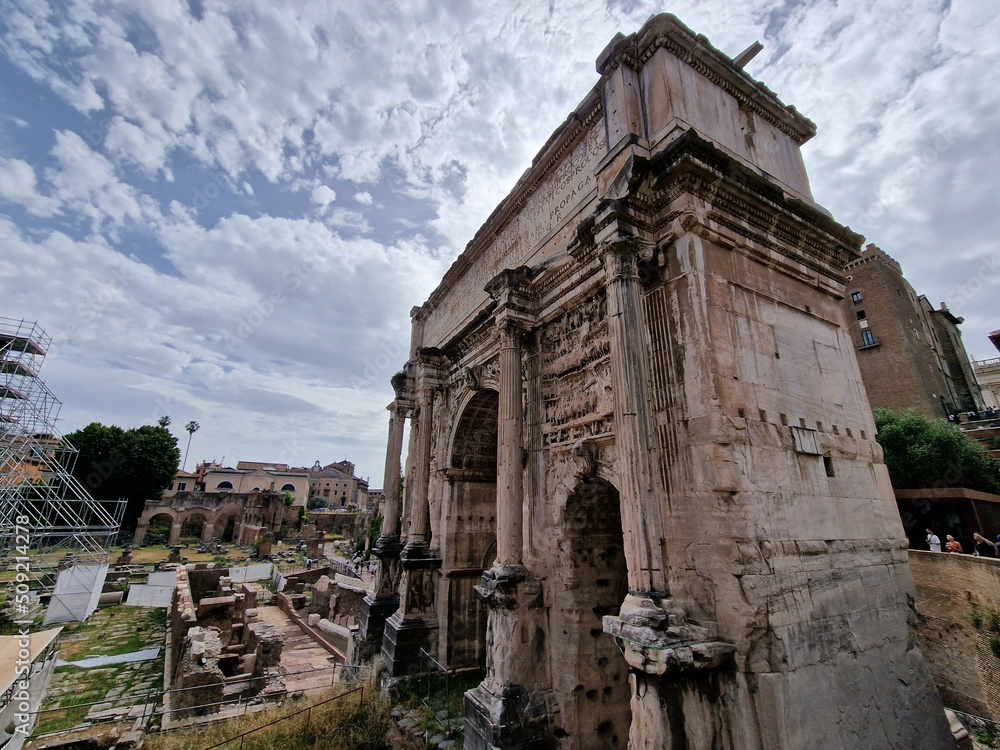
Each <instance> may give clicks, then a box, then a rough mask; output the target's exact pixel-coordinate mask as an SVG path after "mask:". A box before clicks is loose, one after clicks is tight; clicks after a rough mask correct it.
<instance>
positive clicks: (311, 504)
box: [306, 495, 330, 510]
mask: <svg viewBox="0 0 1000 750" xmlns="http://www.w3.org/2000/svg"><path fill="white" fill-rule="evenodd" d="M306 507H307V508H308V509H309V510H319V509H320V508H329V507H330V501H329V500H327V499H326V498H325V497H317V496H316V495H313V496H312V497H310V498H309V501H308V502H307V503H306Z"/></svg>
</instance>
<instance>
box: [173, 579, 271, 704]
mask: <svg viewBox="0 0 1000 750" xmlns="http://www.w3.org/2000/svg"><path fill="white" fill-rule="evenodd" d="M259 594H260V587H259V586H258V585H257V584H255V583H241V584H235V585H234V584H233V583H232V581H231V579H230V578H229V570H228V569H227V568H215V567H209V566H207V565H196V566H194V568H193V569H191V570H188V569H187V568H185V567H181V568H179V569H178V570H177V587H176V589H175V590H174V600H173V604H172V606H171V609H170V623H169V624H170V653H169V661H168V668H169V670H170V671H169V677H170V687H171V690H173V691H174V692H172V693H171V694H170V707H169V708H170V711H171V718H174V719H177V718H183V717H185V716H188V715H192V714H204V713H210V712H213V711H218V710H219V706H218V704H220V703H222V702H223V701H234V700H236V699H237V698H249V697H251V696H260V697H262V698H271V697H280V696H282V695H284V692H285V690H284V683H283V680H282V676H281V675H282V668H281V666H280V661H281V648H282V645H283V643H284V636H283V635H282V633H281V630H280V629H279V628H277V627H275V626H274V625H270V624H267V623H263V622H258V621H257V620H258V610H257V606H258V601H257V600H258V596H259ZM206 706H207V707H206ZM200 707H204V708H200Z"/></svg>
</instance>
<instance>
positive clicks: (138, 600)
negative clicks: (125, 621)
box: [125, 583, 174, 607]
mask: <svg viewBox="0 0 1000 750" xmlns="http://www.w3.org/2000/svg"><path fill="white" fill-rule="evenodd" d="M173 595H174V587H173V586H150V585H149V584H144V583H136V584H133V585H132V586H129V588H128V599H127V600H126V601H125V605H126V606H128V607H169V606H170V600H171V599H172V598H173Z"/></svg>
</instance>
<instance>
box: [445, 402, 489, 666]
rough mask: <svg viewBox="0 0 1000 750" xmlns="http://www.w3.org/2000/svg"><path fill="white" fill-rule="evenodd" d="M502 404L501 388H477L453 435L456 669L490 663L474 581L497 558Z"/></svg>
mask: <svg viewBox="0 0 1000 750" xmlns="http://www.w3.org/2000/svg"><path fill="white" fill-rule="evenodd" d="M499 410H500V394H498V393H497V392H496V391H486V390H484V391H478V392H477V393H476V394H475V395H474V396H473V397H472V398H471V399H470V400H469V401H468V403H466V405H465V408H464V409H463V410H462V415H461V417H460V418H459V421H458V425H457V427H456V428H455V436H454V439H453V440H452V450H451V468H450V470H449V481H450V482H451V512H450V513H449V517H448V519H447V520H446V521H445V524H446V526H445V535H446V542H445V544H444V549H445V550H446V553H445V554H446V559H445V561H444V567H443V571H442V572H443V573H444V580H445V581H446V586H447V590H448V593H447V596H448V614H449V617H448V644H447V650H446V654H447V662H448V666H449V667H450V668H453V669H468V668H479V669H485V667H486V622H487V615H488V611H487V607H486V605H485V604H484V603H483V602H482V601H480V600H479V598H478V597H477V596H476V593H475V586H476V584H478V583H479V581H480V578H481V577H482V574H483V571H484V570H486V569H487V568H489V567H490V566H491V565H492V564H493V561H494V559H495V558H496V546H497V532H496V513H497V437H498V421H499Z"/></svg>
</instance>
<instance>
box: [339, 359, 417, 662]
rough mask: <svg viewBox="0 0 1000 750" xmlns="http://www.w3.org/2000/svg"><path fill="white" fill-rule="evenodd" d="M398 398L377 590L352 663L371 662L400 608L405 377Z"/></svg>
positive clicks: (364, 605)
mask: <svg viewBox="0 0 1000 750" xmlns="http://www.w3.org/2000/svg"><path fill="white" fill-rule="evenodd" d="M393 387H394V388H395V389H396V399H395V400H394V401H393V402H392V403H391V404H389V406H388V407H386V408H387V409H388V410H389V440H388V445H387V447H386V454H385V476H384V477H383V483H382V486H383V487H384V490H383V492H384V495H383V500H382V529H381V532H380V534H379V537H378V539H377V540H376V541H375V546H374V547H372V554H373V555H375V557H376V558H378V574H377V577H376V580H375V590H374V591H371V592H369V593H368V594H367V595H366V596H365V598H364V600H363V601H362V602H361V614H360V617H359V620H358V626H359V627H358V630H357V631H356V632H355V634H354V637H353V638H352V640H351V644H350V646H351V653H350V654H349V655H348V657H349V658H348V662H349V663H351V664H361V663H362V662H367V661H370V660H371V658H372V657H373V656H375V654H376V653H377V652H378V651H379V649H380V648H381V646H382V637H383V634H384V632H385V621H386V619H387V618H388V617H389V615H391V614H392V613H393V612H395V611H396V610H397V609H398V608H399V592H398V590H397V589H398V587H399V573H400V569H399V554H400V551H401V550H402V545H401V544H400V537H399V505H400V502H399V501H400V497H399V494H400V492H399V490H400V486H399V485H400V482H399V467H400V458H401V453H402V450H403V428H404V427H405V424H406V414H407V411H408V403H407V400H406V392H405V391H406V378H405V375H404V376H402V377H400V378H399V379H398V380H397V379H396V378H394V379H393Z"/></svg>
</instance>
